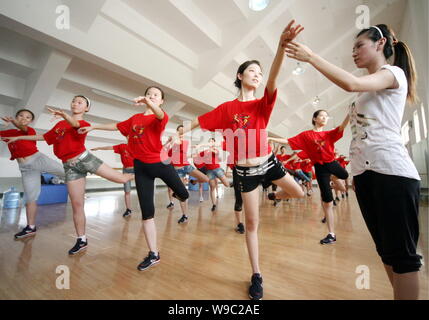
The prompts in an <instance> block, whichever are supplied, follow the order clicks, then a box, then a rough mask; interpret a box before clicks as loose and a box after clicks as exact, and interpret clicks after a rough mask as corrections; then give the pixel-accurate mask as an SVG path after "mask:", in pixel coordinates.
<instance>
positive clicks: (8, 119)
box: [1, 117, 28, 132]
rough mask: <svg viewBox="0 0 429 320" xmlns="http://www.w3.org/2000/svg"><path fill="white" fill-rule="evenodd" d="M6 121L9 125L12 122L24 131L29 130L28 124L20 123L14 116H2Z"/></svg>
mask: <svg viewBox="0 0 429 320" xmlns="http://www.w3.org/2000/svg"><path fill="white" fill-rule="evenodd" d="M1 119H2V120H3V121H4V122H6V124H7V126H8V125H9V124H10V123H12V124H13V125H14V126H15V127H16V128H17V129H19V130H21V131H23V132H27V130H28V128H27V126H23V125H21V124H19V123H18V121H16V119H14V118H12V117H2V118H1Z"/></svg>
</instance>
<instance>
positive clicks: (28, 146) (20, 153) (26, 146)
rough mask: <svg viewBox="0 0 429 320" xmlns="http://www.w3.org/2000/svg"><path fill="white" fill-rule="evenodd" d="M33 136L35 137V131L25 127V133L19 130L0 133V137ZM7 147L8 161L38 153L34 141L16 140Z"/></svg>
mask: <svg viewBox="0 0 429 320" xmlns="http://www.w3.org/2000/svg"><path fill="white" fill-rule="evenodd" d="M34 135H36V130H34V129H33V128H31V127H27V131H21V130H19V129H10V130H4V131H0V137H19V136H34ZM5 142H7V140H5ZM7 147H8V148H9V151H10V160H15V159H17V158H24V157H29V156H31V155H33V154H35V153H36V152H37V151H38V150H37V145H36V141H30V140H18V141H15V142H11V143H9V144H8V145H7Z"/></svg>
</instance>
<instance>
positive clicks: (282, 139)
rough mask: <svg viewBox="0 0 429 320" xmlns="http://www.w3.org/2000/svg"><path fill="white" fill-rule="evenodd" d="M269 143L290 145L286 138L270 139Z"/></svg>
mask: <svg viewBox="0 0 429 320" xmlns="http://www.w3.org/2000/svg"><path fill="white" fill-rule="evenodd" d="M268 141H273V142H278V143H281V144H289V142H288V141H287V139H285V138H273V137H268Z"/></svg>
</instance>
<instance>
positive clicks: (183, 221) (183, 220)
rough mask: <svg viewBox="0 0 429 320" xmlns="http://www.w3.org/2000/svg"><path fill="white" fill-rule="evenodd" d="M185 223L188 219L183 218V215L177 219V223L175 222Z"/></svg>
mask: <svg viewBox="0 0 429 320" xmlns="http://www.w3.org/2000/svg"><path fill="white" fill-rule="evenodd" d="M186 221H188V217H187V216H185V215H183V216H182V217H181V218H180V219H179V221H177V223H185V222H186Z"/></svg>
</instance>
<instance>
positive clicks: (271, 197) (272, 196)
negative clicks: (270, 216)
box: [268, 192, 276, 201]
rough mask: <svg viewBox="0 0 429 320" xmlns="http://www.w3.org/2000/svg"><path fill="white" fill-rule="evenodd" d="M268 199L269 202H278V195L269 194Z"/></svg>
mask: <svg viewBox="0 0 429 320" xmlns="http://www.w3.org/2000/svg"><path fill="white" fill-rule="evenodd" d="M268 199H269V200H273V201H274V200H276V194H275V193H274V192H271V193H269V194H268Z"/></svg>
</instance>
